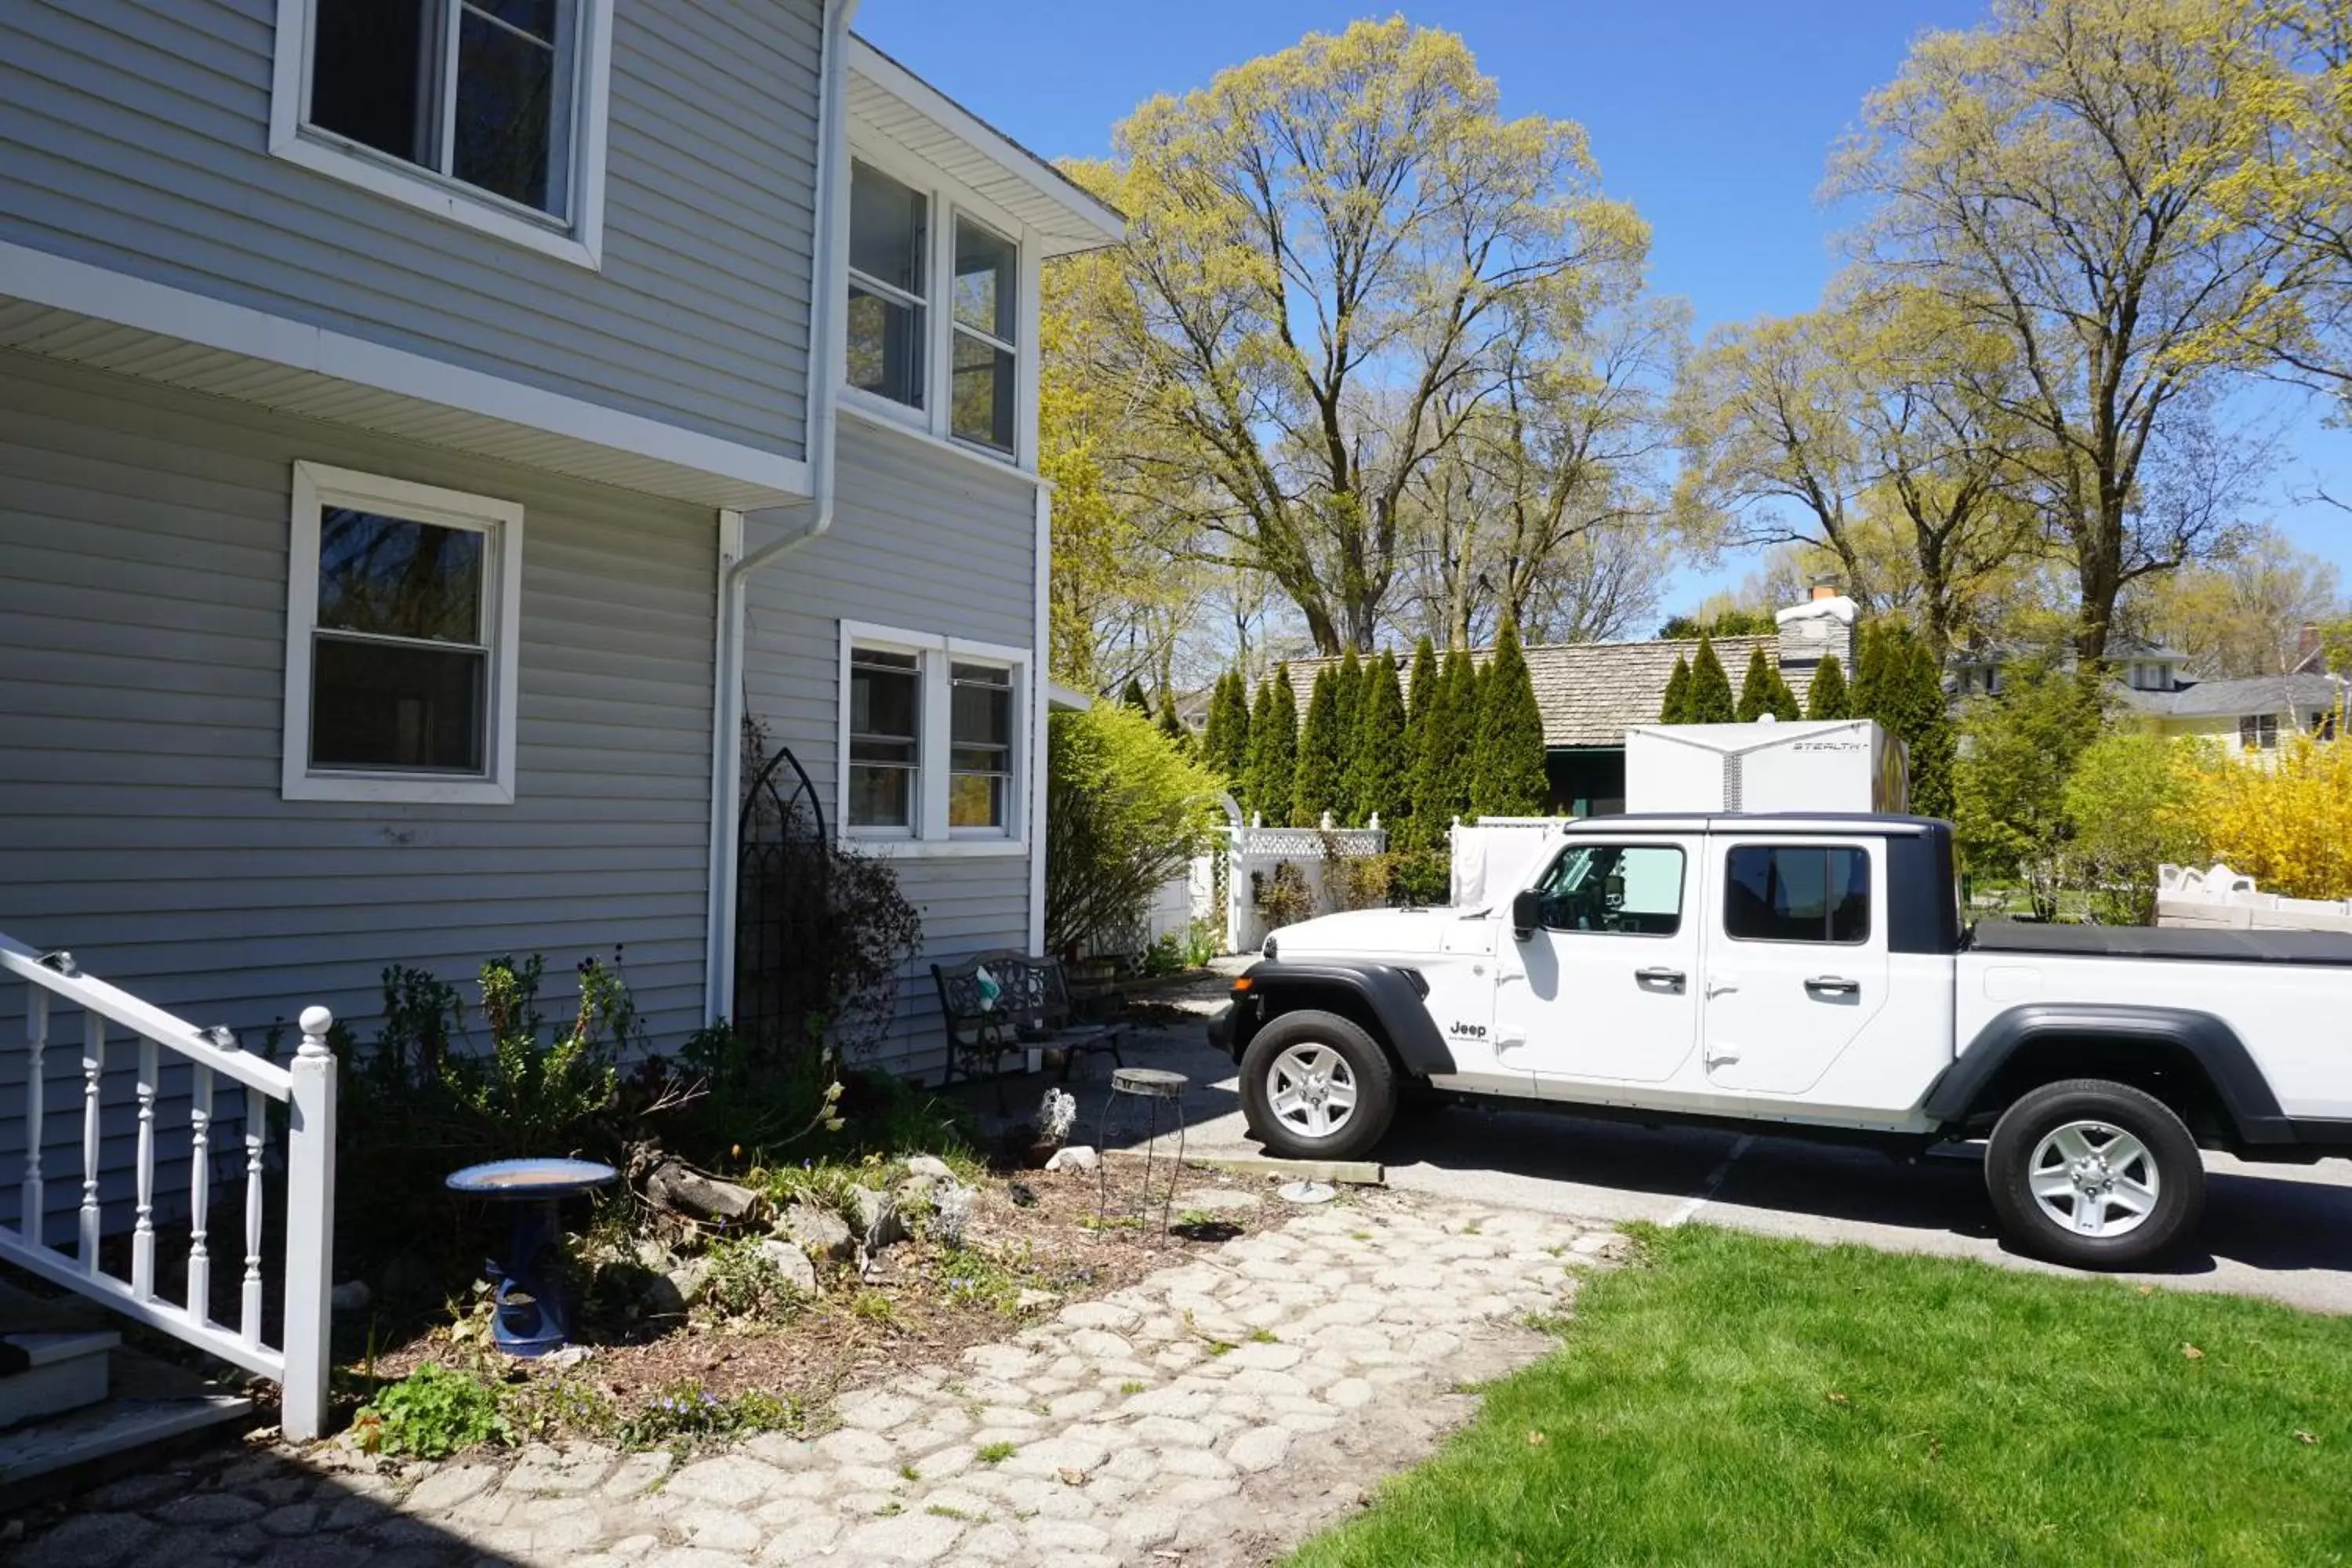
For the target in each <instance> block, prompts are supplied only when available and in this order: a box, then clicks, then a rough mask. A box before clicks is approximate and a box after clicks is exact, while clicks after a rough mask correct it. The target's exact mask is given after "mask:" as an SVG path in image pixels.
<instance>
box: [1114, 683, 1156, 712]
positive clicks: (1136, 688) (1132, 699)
mask: <svg viewBox="0 0 2352 1568" xmlns="http://www.w3.org/2000/svg"><path fill="white" fill-rule="evenodd" d="M1118 700H1120V701H1121V702H1124V703H1126V704H1127V705H1128V706H1129V708H1132V709H1134V710H1136V711H1137V712H1138V713H1140V714H1142V715H1143V716H1144V717H1145V718H1147V719H1149V718H1150V717H1151V699H1150V698H1149V697H1146V696H1145V695H1144V694H1143V677H1141V676H1139V675H1130V676H1129V677H1128V678H1127V689H1126V690H1125V691H1124V692H1121V693H1120V694H1119V699H1118Z"/></svg>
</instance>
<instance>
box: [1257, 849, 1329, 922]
mask: <svg viewBox="0 0 2352 1568" xmlns="http://www.w3.org/2000/svg"><path fill="white" fill-rule="evenodd" d="M1252 879H1253V881H1254V882H1255V893H1256V896H1257V907H1258V910H1259V912H1260V913H1262V914H1263V915H1265V920H1266V923H1267V924H1268V925H1271V926H1286V925H1296V924H1297V923H1298V922H1299V921H1303V920H1306V919H1307V918H1309V917H1310V916H1312V915H1313V914H1314V913H1315V890H1314V889H1312V888H1309V887H1308V886H1307V873H1306V872H1304V871H1302V870H1300V869H1299V868H1298V862H1297V861H1296V860H1277V861H1276V862H1275V863H1274V869H1273V870H1271V871H1261V872H1253V873H1252Z"/></svg>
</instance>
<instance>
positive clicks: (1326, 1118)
mask: <svg viewBox="0 0 2352 1568" xmlns="http://www.w3.org/2000/svg"><path fill="white" fill-rule="evenodd" d="M1265 1099H1266V1104H1267V1105H1268V1107H1269V1108H1271V1109H1272V1110H1273V1112H1274V1116H1275V1120H1276V1121H1280V1122H1281V1123H1283V1124H1284V1125H1285V1126H1286V1127H1288V1128H1289V1129H1290V1130H1291V1131H1294V1132H1297V1133H1299V1134H1301V1135H1303V1136H1305V1137H1308V1138H1328V1137H1331V1136H1333V1135H1334V1134H1336V1133H1338V1132H1339V1131H1340V1129H1342V1128H1344V1127H1346V1126H1347V1125H1348V1123H1349V1122H1350V1121H1354V1120H1355V1116H1356V1073H1355V1069H1354V1068H1350V1067H1349V1065H1348V1058H1345V1057H1343V1056H1341V1055H1340V1054H1339V1052H1338V1051H1336V1050H1333V1049H1332V1048H1331V1047H1329V1046H1319V1045H1314V1044H1311V1043H1309V1044H1304V1045H1297V1046H1293V1047H1290V1048H1289V1049H1288V1050H1286V1051H1284V1052H1283V1053H1282V1054H1281V1055H1280V1056H1278V1057H1276V1058H1274V1062H1273V1065H1272V1066H1270V1067H1268V1068H1266V1074H1265Z"/></svg>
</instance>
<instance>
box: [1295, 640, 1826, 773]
mask: <svg viewBox="0 0 2352 1568" xmlns="http://www.w3.org/2000/svg"><path fill="white" fill-rule="evenodd" d="M1759 647H1760V648H1762V649H1763V650H1764V657H1765V658H1768V659H1769V660H1771V661H1772V662H1773V663H1774V664H1776V665H1778V664H1779V663H1780V638H1779V637H1773V636H1769V635H1768V636H1760V637H1717V638H1716V639H1715V655H1716V657H1717V658H1719V659H1721V660H1722V661H1723V668H1724V673H1725V674H1727V675H1728V676H1729V677H1730V678H1731V686H1732V689H1733V690H1735V691H1737V690H1738V689H1739V681H1740V677H1741V676H1742V675H1744V674H1745V673H1746V672H1747V669H1748V659H1749V658H1750V657H1751V656H1752V655H1753V654H1754V653H1755V651H1756V649H1758V648H1759ZM1697 651H1698V644H1697V643H1696V642H1695V641H1690V642H1685V641H1682V640H1680V639H1675V638H1654V639H1651V640H1647V641H1643V642H1581V643H1538V644H1536V645H1535V646H1533V647H1529V648H1528V649H1527V661H1528V681H1529V683H1530V684H1532V685H1533V686H1534V687H1535V689H1536V707H1537V709H1538V710H1539V711H1540V712H1541V713H1542V714H1543V727H1544V744H1545V745H1547V746H1622V745H1623V744H1624V743H1625V731H1626V728H1627V726H1629V725H1633V724H1654V723H1656V722H1657V721H1658V710H1659V709H1660V708H1661V707H1663V706H1664V704H1665V700H1666V679H1667V678H1668V677H1669V676H1671V675H1673V674H1674V670H1675V659H1677V658H1689V657H1690V656H1691V655H1693V654H1695V653H1696V652H1697ZM1493 652H1494V650H1493V649H1491V648H1479V649H1477V650H1476V651H1475V652H1474V653H1473V654H1472V655H1471V656H1470V657H1471V658H1473V659H1475V661H1476V662H1477V663H1478V664H1480V665H1481V666H1483V665H1485V664H1486V660H1487V659H1488V658H1490V657H1491V656H1492V654H1493ZM1337 663H1339V660H1338V659H1332V658H1294V659H1292V660H1291V661H1290V684H1291V689H1292V690H1293V691H1294V692H1295V693H1296V694H1297V699H1298V706H1299V712H1300V715H1301V716H1302V717H1304V715H1305V713H1306V709H1307V697H1308V696H1309V695H1310V694H1311V693H1312V692H1313V691H1314V689H1315V677H1316V674H1317V672H1318V671H1319V670H1321V669H1323V668H1325V667H1326V666H1328V665H1333V664H1337ZM1780 673H1781V674H1782V675H1783V676H1784V677H1786V678H1787V679H1788V682H1789V688H1790V690H1792V691H1794V692H1795V693H1796V694H1797V700H1799V701H1803V700H1804V699H1805V694H1806V692H1807V690H1808V689H1810V688H1811V686H1812V683H1813V675H1812V671H1811V669H1803V668H1795V667H1788V668H1782V669H1781V671H1780Z"/></svg>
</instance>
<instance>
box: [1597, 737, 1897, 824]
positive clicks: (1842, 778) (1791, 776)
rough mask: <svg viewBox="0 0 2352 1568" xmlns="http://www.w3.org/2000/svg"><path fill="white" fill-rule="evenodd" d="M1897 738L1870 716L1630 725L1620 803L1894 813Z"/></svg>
mask: <svg viewBox="0 0 2352 1568" xmlns="http://www.w3.org/2000/svg"><path fill="white" fill-rule="evenodd" d="M1910 802H1911V766H1910V757H1909V754H1908V753H1907V752H1906V750H1905V749H1904V745H1903V742H1900V741H1898V740H1896V739H1895V737H1894V736H1892V735H1889V734H1888V733H1887V732H1886V731H1885V730H1883V729H1881V728H1880V727H1879V725H1878V723H1877V721H1875V720H1871V719H1822V720H1811V721H1793V722H1790V723H1786V724H1781V723H1775V722H1773V721H1770V720H1769V719H1768V720H1764V721H1759V722H1758V723H1754V724H1637V725H1635V726H1633V728H1632V729H1629V730H1628V731H1625V809H1626V810H1628V811H1638V812H1657V811H1673V812H1703V813H1715V812H1747V813H1758V812H1776V811H1803V812H1843V811H1869V812H1895V813H1900V812H1904V811H1907V810H1908V809H1910Z"/></svg>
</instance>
